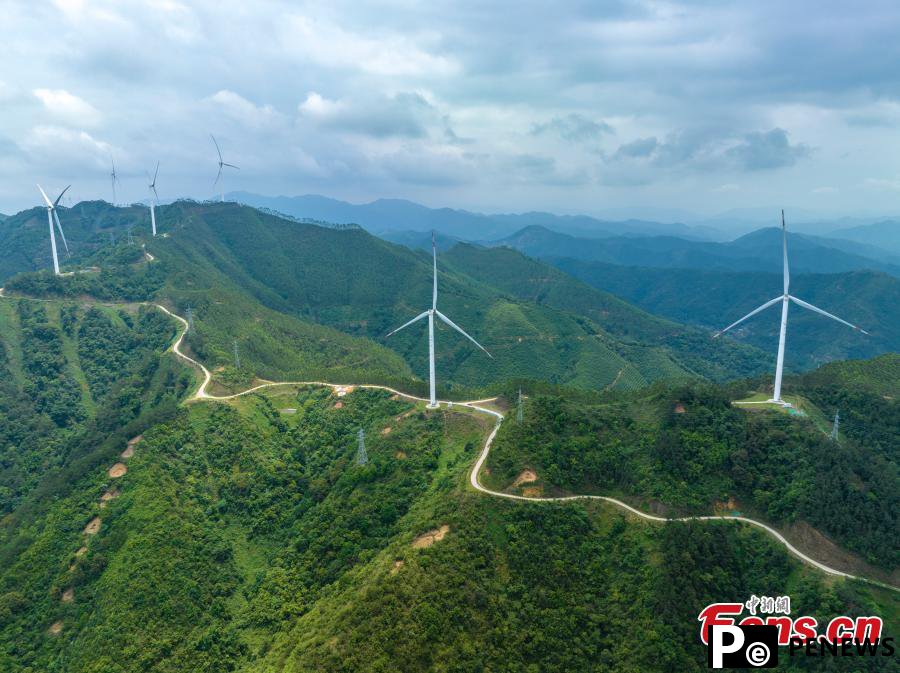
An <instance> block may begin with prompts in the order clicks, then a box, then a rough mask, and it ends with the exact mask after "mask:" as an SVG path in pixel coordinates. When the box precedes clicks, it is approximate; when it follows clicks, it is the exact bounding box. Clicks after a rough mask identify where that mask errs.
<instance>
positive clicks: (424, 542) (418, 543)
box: [412, 524, 450, 549]
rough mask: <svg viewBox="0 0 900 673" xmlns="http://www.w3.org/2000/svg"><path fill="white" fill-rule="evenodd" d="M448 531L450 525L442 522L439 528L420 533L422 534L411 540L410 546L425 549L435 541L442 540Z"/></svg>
mask: <svg viewBox="0 0 900 673" xmlns="http://www.w3.org/2000/svg"><path fill="white" fill-rule="evenodd" d="M449 532H450V526H448V525H447V524H444V525H443V526H441V527H440V528H435V529H434V530H430V531H428V532H427V533H422V535H420V536H419V537H417V538H416V539H415V540H413V541H412V548H413V549H425V548H426V547H430V546H431V545H433V544H434V543H435V542H440V541H441V540H443V539H444V537H445V536H446V535H447V533H449Z"/></svg>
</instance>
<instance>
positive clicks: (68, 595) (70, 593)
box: [60, 588, 75, 603]
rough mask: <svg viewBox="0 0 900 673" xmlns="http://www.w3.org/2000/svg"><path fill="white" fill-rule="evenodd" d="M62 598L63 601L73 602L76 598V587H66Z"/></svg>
mask: <svg viewBox="0 0 900 673" xmlns="http://www.w3.org/2000/svg"><path fill="white" fill-rule="evenodd" d="M60 600H61V601H62V602H63V603H71V602H72V601H74V600H75V589H72V588H69V589H66V590H65V591H63V593H62V597H61V598H60Z"/></svg>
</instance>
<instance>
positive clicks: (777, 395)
mask: <svg viewBox="0 0 900 673" xmlns="http://www.w3.org/2000/svg"><path fill="white" fill-rule="evenodd" d="M781 235H782V242H783V251H784V293H783V294H782V295H781V296H779V297H775V298H774V299H771V300H769V301H767V302H766V303H765V304H763V305H762V306H760V307H758V308H755V309H753V310H752V311H750V313H748V314H747V315H745V316H744V317H743V318H741V319H740V320H738V321H736V322H733V323H731V324H730V325H729V326H728V327H726V328H725V329H723V330H722V331H721V332H716V333H715V334H714V335H713V338H715V337H717V336H719V335H720V334H724V333H725V332H727V331H728V330H730V329H731V328H732V327H734V326H736V325H739V324H741V323H742V322H744V321H745V320H746V319H747V318H749V317H751V316H754V315H756V314H757V313H759V312H760V311H764V310H765V309H767V308H769V307H770V306H774V305H775V304H777V303H778V302H781V332H780V333H779V336H778V359H777V362H776V365H775V390H774V391H773V394H772V399H770V400H768V401H769V402H774V403H776V404H780V405H782V406H785V407H789V406H791V405H790V403H788V402H785V401H784V400H782V399H781V375H782V373H783V371H784V340H785V335H786V333H787V317H788V304H789V303H790V302H794V303H795V304H797V306H802V307H803V308H807V309H809V310H810V311H815V312H816V313H820V314H822V315H824V316H825V317H826V318H831V319H832V320H837V321H838V322H839V323H842V324H844V325H847V327H852V328H853V329H855V330H858V331H860V332H862V333H863V334H868V332H866V331H865V330H864V329H862V328H860V327H857V326H856V325H853V324H851V323H849V322H847V321H846V320H841V319H840V318H838V317H837V316H836V315H831V314H830V313H828V312H827V311H823V310H822V309H820V308H818V307H816V306H813V305H812V304H808V303H806V302H805V301H803V300H802V299H797V297H795V296H793V295H792V294H790V292H789V289H790V284H791V276H790V273H789V271H788V254H787V229H786V227H785V226H784V211H783V210H782V211H781Z"/></svg>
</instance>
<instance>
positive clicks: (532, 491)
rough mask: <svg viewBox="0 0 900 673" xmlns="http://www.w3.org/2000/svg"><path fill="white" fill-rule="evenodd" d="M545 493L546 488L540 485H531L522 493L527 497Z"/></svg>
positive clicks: (539, 495)
mask: <svg viewBox="0 0 900 673" xmlns="http://www.w3.org/2000/svg"><path fill="white" fill-rule="evenodd" d="M543 494H544V490H543V489H542V488H541V487H540V486H529V487H528V488H523V489H522V495H524V496H525V497H526V498H540V497H541V496H542V495H543Z"/></svg>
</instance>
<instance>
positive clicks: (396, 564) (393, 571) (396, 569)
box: [391, 559, 403, 575]
mask: <svg viewBox="0 0 900 673" xmlns="http://www.w3.org/2000/svg"><path fill="white" fill-rule="evenodd" d="M402 567H403V560H402V559H401V560H397V561H394V565H393V566H392V567H391V575H396V574H397V573H398V572H400V568H402Z"/></svg>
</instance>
